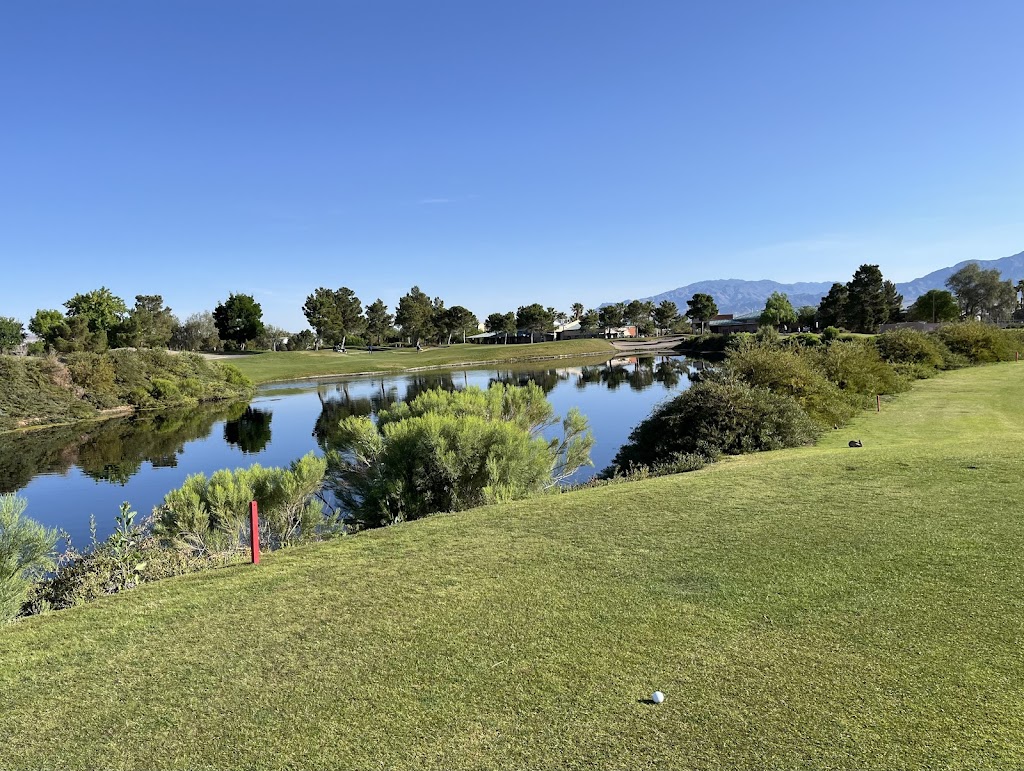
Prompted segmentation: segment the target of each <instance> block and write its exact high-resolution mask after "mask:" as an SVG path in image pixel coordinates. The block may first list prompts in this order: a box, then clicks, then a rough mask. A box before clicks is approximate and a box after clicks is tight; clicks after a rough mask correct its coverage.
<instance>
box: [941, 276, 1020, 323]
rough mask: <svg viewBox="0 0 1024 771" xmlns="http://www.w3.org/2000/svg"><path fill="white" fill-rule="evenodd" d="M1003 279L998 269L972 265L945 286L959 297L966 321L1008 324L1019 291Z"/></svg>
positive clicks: (953, 277) (962, 313) (949, 280)
mask: <svg viewBox="0 0 1024 771" xmlns="http://www.w3.org/2000/svg"><path fill="white" fill-rule="evenodd" d="M1001 278H1002V277H1001V276H1000V273H999V271H998V270H996V269H995V268H993V269H992V270H982V269H981V268H980V267H978V264H977V263H974V262H971V263H968V264H967V265H965V266H964V267H962V268H961V269H960V270H958V271H957V272H956V273H954V274H953V275H952V276H950V277H949V278H948V279H946V286H947V287H949V288H950V289H951V290H952V291H953V294H955V295H956V300H957V303H958V304H959V305H960V312H961V315H962V316H963V317H964V318H966V319H968V320H971V319H975V318H980V319H981V320H982V321H1007V320H1009V318H1010V316H1011V315H1012V314H1013V311H1014V310H1015V309H1016V307H1017V292H1016V290H1015V289H1014V286H1013V282H1011V281H1002V280H1001Z"/></svg>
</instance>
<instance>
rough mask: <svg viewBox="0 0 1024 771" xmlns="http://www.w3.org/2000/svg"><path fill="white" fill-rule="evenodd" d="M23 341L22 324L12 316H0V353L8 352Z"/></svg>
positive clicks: (23, 331) (23, 330)
mask: <svg viewBox="0 0 1024 771" xmlns="http://www.w3.org/2000/svg"><path fill="white" fill-rule="evenodd" d="M24 341H25V327H24V325H23V324H22V323H21V322H20V321H18V320H17V319H16V318H14V317H12V316H0V353H9V352H10V351H13V350H14V349H15V348H17V347H18V346H19V345H21V344H22V343H23V342H24Z"/></svg>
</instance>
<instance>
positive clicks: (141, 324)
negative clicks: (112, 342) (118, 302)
mask: <svg viewBox="0 0 1024 771" xmlns="http://www.w3.org/2000/svg"><path fill="white" fill-rule="evenodd" d="M177 324H178V320H177V319H176V318H175V317H174V314H173V313H172V312H171V309H170V308H168V307H166V306H165V305H164V298H163V297H161V296H160V295H158V294H151V295H146V294H137V295H135V305H134V307H133V308H132V309H131V310H130V311H128V318H127V319H125V320H124V322H122V323H121V324H120V325H119V326H117V327H116V328H115V332H116V344H117V346H118V347H125V346H128V347H132V348H166V347H167V346H168V345H169V344H170V342H171V335H172V334H173V333H174V329H175V327H176V326H177Z"/></svg>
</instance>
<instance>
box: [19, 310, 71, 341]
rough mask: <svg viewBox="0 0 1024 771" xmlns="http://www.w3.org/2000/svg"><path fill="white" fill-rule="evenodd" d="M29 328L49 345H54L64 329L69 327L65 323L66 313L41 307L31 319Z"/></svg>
mask: <svg viewBox="0 0 1024 771" xmlns="http://www.w3.org/2000/svg"><path fill="white" fill-rule="evenodd" d="M28 329H29V331H30V332H31V333H32V334H34V335H35V336H36V337H38V338H40V339H41V340H42V341H43V342H45V343H46V344H47V345H49V346H52V345H53V344H54V341H55V340H56V339H57V338H58V337H60V336H61V333H62V331H63V330H66V329H67V325H66V324H65V323H64V314H63V313H61V312H60V311H58V310H49V309H44V308H40V309H39V310H37V311H36V313H35V315H34V316H33V317H32V318H31V319H29V322H28Z"/></svg>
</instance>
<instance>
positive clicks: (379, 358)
mask: <svg viewBox="0 0 1024 771" xmlns="http://www.w3.org/2000/svg"><path fill="white" fill-rule="evenodd" d="M599 353H606V354H608V355H609V356H611V355H614V354H615V353H616V351H615V348H613V347H612V346H611V344H610V343H608V342H607V341H605V340H565V341H563V342H557V343H534V344H533V345H526V344H523V345H474V344H472V343H465V344H459V345H451V346H448V347H446V348H428V349H426V350H423V351H417V350H416V349H415V348H402V349H388V350H384V351H374V352H373V353H369V352H367V351H365V350H355V349H349V350H348V352H346V353H335V352H334V351H331V350H325V351H279V352H270V351H268V352H265V353H258V354H253V355H251V356H235V357H232V358H231V360H230V361H231V363H232V364H234V365H235V366H236V367H238V369H240V370H241V371H242V372H243V373H244V374H245V375H246V376H247V377H249V378H250V379H251V380H252V381H253V382H254V383H268V382H272V381H275V380H276V381H280V380H297V379H299V378H304V377H316V376H318V375H319V376H327V375H351V374H356V373H364V372H397V371H400V370H405V369H415V368H420V367H450V366H456V365H459V364H479V363H483V362H491V361H524V360H528V359H531V358H536V359H543V358H549V357H557V356H583V355H586V354H599Z"/></svg>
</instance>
